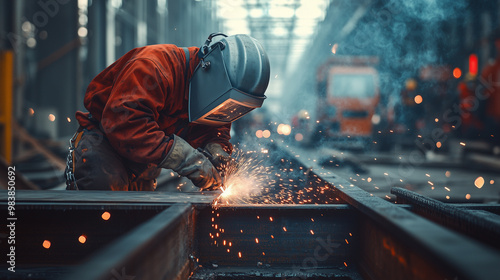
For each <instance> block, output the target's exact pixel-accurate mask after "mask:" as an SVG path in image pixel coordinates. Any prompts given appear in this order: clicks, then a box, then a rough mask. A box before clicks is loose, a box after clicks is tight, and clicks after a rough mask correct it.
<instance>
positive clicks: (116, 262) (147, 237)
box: [66, 204, 194, 280]
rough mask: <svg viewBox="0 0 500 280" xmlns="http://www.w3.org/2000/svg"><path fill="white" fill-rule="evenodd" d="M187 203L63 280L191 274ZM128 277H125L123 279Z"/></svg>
mask: <svg viewBox="0 0 500 280" xmlns="http://www.w3.org/2000/svg"><path fill="white" fill-rule="evenodd" d="M193 218H194V212H193V208H192V206H191V204H175V205H173V206H171V207H169V208H168V209H166V210H165V211H163V212H161V213H160V214H158V215H156V216H155V217H154V218H152V219H151V220H149V221H148V222H145V223H144V224H142V225H140V226H139V227H137V228H135V229H134V230H133V231H132V232H131V233H129V234H127V235H126V236H124V237H123V238H121V239H119V240H117V241H116V242H114V243H113V244H112V245H110V246H109V247H107V248H106V249H104V250H103V251H101V252H100V253H99V254H98V255H97V256H94V257H93V258H92V259H91V260H90V261H88V262H86V263H85V264H83V265H82V266H80V267H79V268H78V269H77V270H76V271H75V273H73V274H72V275H70V276H69V277H67V278H66V279H82V280H88V279H103V280H108V279H113V278H118V277H119V276H121V277H122V278H118V279H130V278H132V279H133V278H137V279H187V278H188V276H189V274H190V272H191V271H192V267H191V266H192V262H191V259H190V257H189V256H190V255H191V254H192V253H193V248H192V242H191V240H192V238H193ZM127 277H129V278H127Z"/></svg>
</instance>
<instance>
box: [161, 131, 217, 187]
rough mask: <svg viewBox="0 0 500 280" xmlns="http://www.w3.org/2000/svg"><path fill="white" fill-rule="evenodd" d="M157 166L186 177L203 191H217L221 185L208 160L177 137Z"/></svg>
mask: <svg viewBox="0 0 500 280" xmlns="http://www.w3.org/2000/svg"><path fill="white" fill-rule="evenodd" d="M159 166H160V167H162V168H169V169H172V170H174V171H175V172H177V173H179V175H181V176H185V177H187V178H188V179H190V180H191V181H192V182H193V184H194V185H195V186H197V187H199V188H201V189H203V190H211V189H217V188H219V187H220V185H221V184H222V180H221V177H220V175H219V173H218V172H217V169H215V167H214V166H213V164H212V163H211V162H210V160H208V158H207V157H206V156H204V155H203V154H202V153H200V152H199V151H197V150H196V149H194V148H193V147H191V145H189V144H188V142H186V141H185V140H184V139H182V138H181V137H179V136H177V135H174V144H173V145H172V148H171V149H170V151H169V153H168V154H167V156H166V157H165V158H164V159H163V161H162V162H161V163H160V165H159Z"/></svg>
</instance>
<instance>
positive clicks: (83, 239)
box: [78, 234, 87, 244]
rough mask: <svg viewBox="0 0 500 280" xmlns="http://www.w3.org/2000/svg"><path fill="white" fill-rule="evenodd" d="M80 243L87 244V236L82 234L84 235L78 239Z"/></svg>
mask: <svg viewBox="0 0 500 280" xmlns="http://www.w3.org/2000/svg"><path fill="white" fill-rule="evenodd" d="M78 241H79V242H80V243H82V244H83V243H85V242H87V236H85V235H83V234H82V235H80V237H78Z"/></svg>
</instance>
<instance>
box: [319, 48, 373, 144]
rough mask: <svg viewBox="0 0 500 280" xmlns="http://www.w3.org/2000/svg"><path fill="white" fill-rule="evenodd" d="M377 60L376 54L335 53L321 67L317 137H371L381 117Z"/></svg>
mask: <svg viewBox="0 0 500 280" xmlns="http://www.w3.org/2000/svg"><path fill="white" fill-rule="evenodd" d="M377 64H378V58H377V57H363V56H355V57H354V56H344V57H342V56H336V57H333V58H331V59H329V60H328V61H326V62H325V63H324V64H322V65H321V66H320V67H319V68H318V71H317V91H318V102H317V111H316V113H317V120H318V121H319V123H318V127H317V131H316V133H317V134H318V135H317V137H321V138H323V139H325V137H327V139H345V138H352V139H370V138H371V136H372V135H373V126H374V124H377V123H378V122H379V121H380V116H379V115H377V114H375V110H376V108H377V106H378V105H379V102H380V92H379V76H378V72H377V70H376V69H375V67H374V66H376V65H377ZM316 140H318V139H316Z"/></svg>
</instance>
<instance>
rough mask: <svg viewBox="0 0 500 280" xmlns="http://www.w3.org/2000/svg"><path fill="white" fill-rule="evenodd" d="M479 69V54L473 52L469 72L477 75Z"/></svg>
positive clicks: (470, 56) (470, 57)
mask: <svg viewBox="0 0 500 280" xmlns="http://www.w3.org/2000/svg"><path fill="white" fill-rule="evenodd" d="M477 71H478V62H477V55H475V54H471V55H469V73H471V74H472V75H477Z"/></svg>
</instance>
